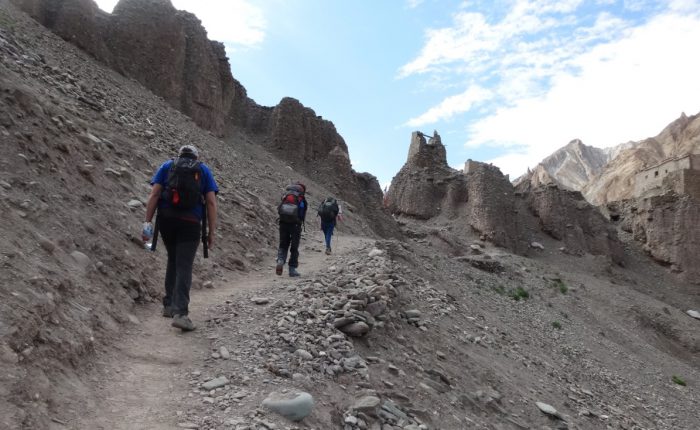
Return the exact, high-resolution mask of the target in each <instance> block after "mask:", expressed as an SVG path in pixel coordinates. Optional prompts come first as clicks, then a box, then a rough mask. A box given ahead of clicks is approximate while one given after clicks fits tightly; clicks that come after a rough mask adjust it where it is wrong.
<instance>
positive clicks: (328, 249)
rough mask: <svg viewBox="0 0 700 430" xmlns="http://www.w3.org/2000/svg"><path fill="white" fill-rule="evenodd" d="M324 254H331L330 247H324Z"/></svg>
mask: <svg viewBox="0 0 700 430" xmlns="http://www.w3.org/2000/svg"><path fill="white" fill-rule="evenodd" d="M326 255H331V247H330V246H329V247H328V248H326Z"/></svg>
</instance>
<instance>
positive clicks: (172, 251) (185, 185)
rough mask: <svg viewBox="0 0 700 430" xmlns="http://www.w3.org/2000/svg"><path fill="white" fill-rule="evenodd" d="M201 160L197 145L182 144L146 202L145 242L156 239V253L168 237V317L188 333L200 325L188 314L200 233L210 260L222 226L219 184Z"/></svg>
mask: <svg viewBox="0 0 700 430" xmlns="http://www.w3.org/2000/svg"><path fill="white" fill-rule="evenodd" d="M198 158H199V152H198V151H197V148H195V147H194V146H192V145H185V146H183V147H182V148H180V151H179V152H178V156H177V157H176V158H174V159H171V160H168V161H166V162H165V163H163V165H161V166H160V168H159V169H158V171H157V172H156V174H155V175H154V176H153V179H151V186H152V188H151V194H150V196H149V197H148V202H147V203H146V219H145V223H144V227H143V232H142V238H143V240H144V242H145V241H148V240H151V239H152V240H153V242H152V245H151V250H152V251H154V250H155V245H156V243H157V239H158V233H160V234H161V235H162V236H163V243H165V249H166V250H167V252H168V265H167V269H166V272H165V297H163V316H164V317H168V318H173V321H172V326H173V327H176V328H179V329H180V330H182V331H192V330H194V329H195V326H194V324H193V323H192V321H191V320H190V318H189V317H188V313H189V311H188V306H189V302H190V287H191V286H192V265H193V264H194V258H195V255H196V254H197V248H198V246H199V240H200V233H201V235H202V236H201V238H202V245H203V249H204V257H205V258H206V257H207V256H208V250H209V249H211V247H212V246H213V244H214V231H215V229H216V194H217V193H218V192H219V187H218V186H217V185H216V181H215V180H214V176H213V175H212V173H211V170H209V167H207V165H206V164H204V163H202V162H201V161H199V160H198ZM156 209H157V210H158V215H157V216H156V223H155V228H154V227H153V225H152V223H151V221H152V220H153V216H154V215H155V213H156ZM207 227H209V232H208V234H207Z"/></svg>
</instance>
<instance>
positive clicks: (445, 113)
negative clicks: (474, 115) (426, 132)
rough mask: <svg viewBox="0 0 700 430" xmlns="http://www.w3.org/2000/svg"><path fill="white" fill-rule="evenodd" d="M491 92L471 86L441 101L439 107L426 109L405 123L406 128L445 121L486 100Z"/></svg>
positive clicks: (490, 95)
mask: <svg viewBox="0 0 700 430" xmlns="http://www.w3.org/2000/svg"><path fill="white" fill-rule="evenodd" d="M492 94H493V93H492V92H491V91H489V90H487V89H485V88H481V87H479V86H471V87H469V88H468V89H467V90H466V91H465V92H463V93H462V94H457V95H455V96H451V97H448V98H446V99H445V100H443V101H442V102H441V103H440V104H439V105H437V106H434V107H432V108H430V109H428V111H427V112H425V113H424V114H422V115H420V116H418V117H415V118H411V119H409V120H408V121H407V122H406V125H407V126H410V127H420V126H422V125H426V124H433V123H436V122H438V121H440V120H447V119H450V118H452V117H454V116H455V115H457V114H460V113H464V112H467V111H469V110H470V109H471V108H472V106H473V105H475V104H477V103H479V102H482V101H485V100H488V99H490V98H491V97H492Z"/></svg>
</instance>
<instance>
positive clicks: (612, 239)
mask: <svg viewBox="0 0 700 430" xmlns="http://www.w3.org/2000/svg"><path fill="white" fill-rule="evenodd" d="M387 200H388V202H387V203H388V207H389V209H390V211H391V212H392V213H394V214H395V215H398V216H401V217H408V218H412V219H417V220H422V221H430V222H435V223H443V224H446V225H448V226H449V228H450V229H451V231H452V234H458V233H457V232H459V231H464V230H465V227H466V230H467V231H470V232H476V233H478V234H479V236H480V238H482V239H486V240H489V241H490V242H492V243H494V244H495V245H497V246H500V247H504V248H507V249H509V250H511V251H513V252H516V253H525V252H526V251H527V246H528V244H529V240H528V239H529V236H528V235H530V236H531V235H532V233H533V231H542V232H544V233H546V234H548V235H550V236H551V237H553V238H554V239H557V240H560V241H562V242H563V244H564V246H563V247H562V248H563V249H564V250H565V251H566V252H568V253H571V254H575V255H582V254H584V253H590V254H594V255H607V256H610V258H611V259H612V260H613V261H614V262H616V263H620V264H621V263H622V262H623V251H622V247H621V244H620V242H619V240H618V238H617V235H616V233H615V230H614V229H613V228H612V227H611V226H610V223H609V222H608V221H607V220H606V219H605V217H604V216H603V215H602V214H600V213H599V212H598V211H597V210H596V209H595V208H594V207H593V206H591V205H590V204H589V203H587V202H586V201H585V200H584V199H583V196H582V195H581V193H580V192H572V191H568V190H564V189H562V188H560V187H558V186H556V185H555V184H549V185H547V186H538V187H533V186H532V184H531V182H529V181H525V182H522V183H521V184H520V185H519V186H518V187H517V188H515V187H514V186H513V185H512V184H511V183H510V181H509V180H508V178H507V177H506V176H505V175H503V173H501V171H500V170H499V169H498V168H497V167H496V166H493V165H491V164H487V163H480V162H476V161H472V160H468V161H467V162H466V163H465V168H464V171H457V170H454V169H451V168H450V167H449V166H448V165H447V161H446V155H445V147H444V146H443V145H442V142H441V141H440V138H439V136H438V135H437V133H436V134H435V135H434V136H433V138H432V139H431V140H430V141H426V140H425V138H424V136H423V135H422V133H420V132H414V133H413V135H412V138H411V146H410V149H409V155H408V159H407V161H406V164H405V165H404V166H403V167H402V168H401V171H399V173H398V174H397V175H396V176H395V177H394V178H393V180H392V182H391V187H390V188H389V192H388V194H387ZM460 227H461V228H460Z"/></svg>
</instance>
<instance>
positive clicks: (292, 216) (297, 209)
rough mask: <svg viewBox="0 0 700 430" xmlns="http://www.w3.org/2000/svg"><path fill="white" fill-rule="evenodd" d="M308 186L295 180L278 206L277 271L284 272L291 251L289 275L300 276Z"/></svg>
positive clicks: (279, 273)
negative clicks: (300, 255) (299, 268)
mask: <svg viewBox="0 0 700 430" xmlns="http://www.w3.org/2000/svg"><path fill="white" fill-rule="evenodd" d="M305 194H306V186H305V185H304V184H302V183H301V182H295V183H293V184H291V185H289V186H288V187H287V189H286V190H285V194H284V195H283V196H282V202H281V203H280V204H279V206H278V207H277V213H278V214H279V217H280V218H279V222H280V244H279V248H278V249H277V265H276V266H275V273H277V274H278V275H281V274H282V270H283V269H284V263H285V262H286V261H287V252H289V254H290V255H289V276H292V277H295V276H299V272H297V267H299V241H300V240H301V228H302V225H303V224H304V219H305V218H306V208H307V204H306V198H305V197H304V196H305Z"/></svg>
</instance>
